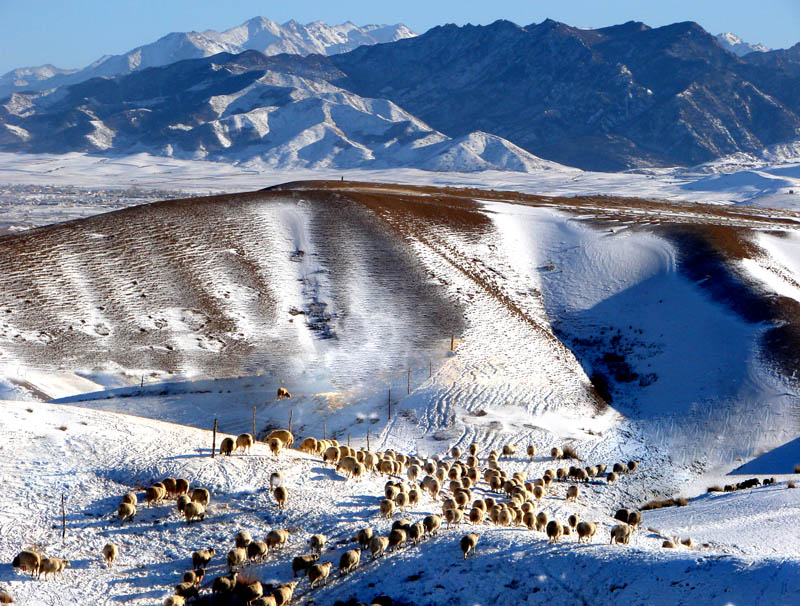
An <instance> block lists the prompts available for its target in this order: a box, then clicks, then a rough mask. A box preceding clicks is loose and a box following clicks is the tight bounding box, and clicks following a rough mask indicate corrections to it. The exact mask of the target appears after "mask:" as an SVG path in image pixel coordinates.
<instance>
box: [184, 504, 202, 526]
mask: <svg viewBox="0 0 800 606" xmlns="http://www.w3.org/2000/svg"><path fill="white" fill-rule="evenodd" d="M183 517H184V518H186V523H187V524H191V523H192V522H193V521H195V520H199V521H201V522H202V521H203V520H205V519H206V508H205V507H203V505H201V504H200V503H194V502H192V503H187V504H186V506H185V507H184V508H183Z"/></svg>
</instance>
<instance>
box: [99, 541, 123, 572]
mask: <svg viewBox="0 0 800 606" xmlns="http://www.w3.org/2000/svg"><path fill="white" fill-rule="evenodd" d="M100 553H102V554H103V559H104V560H105V561H106V566H108V567H109V568H111V565H112V564H113V563H114V560H116V559H117V556H118V555H119V549H117V546H116V545H114V543H106V544H105V545H104V546H103V549H102V551H101V552H100Z"/></svg>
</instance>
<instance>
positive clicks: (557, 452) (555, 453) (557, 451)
mask: <svg viewBox="0 0 800 606" xmlns="http://www.w3.org/2000/svg"><path fill="white" fill-rule="evenodd" d="M550 456H551V457H552V458H554V459H561V458H563V457H564V451H563V450H561V447H559V446H553V448H551V449H550Z"/></svg>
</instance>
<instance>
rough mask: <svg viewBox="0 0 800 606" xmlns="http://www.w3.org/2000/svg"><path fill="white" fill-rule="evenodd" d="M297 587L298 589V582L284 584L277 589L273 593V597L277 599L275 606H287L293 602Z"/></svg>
mask: <svg viewBox="0 0 800 606" xmlns="http://www.w3.org/2000/svg"><path fill="white" fill-rule="evenodd" d="M295 587H297V581H292V582H290V583H284V584H283V585H280V586H279V587H278V588H277V589H275V590H274V591H273V592H272V596H273V597H274V598H275V606H285V605H286V604H288V603H289V602H291V601H292V595H294V588H295Z"/></svg>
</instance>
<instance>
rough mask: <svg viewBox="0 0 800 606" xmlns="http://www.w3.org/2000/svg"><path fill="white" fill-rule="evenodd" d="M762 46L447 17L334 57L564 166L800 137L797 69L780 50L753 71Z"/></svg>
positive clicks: (428, 111)
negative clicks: (791, 71) (738, 47)
mask: <svg viewBox="0 0 800 606" xmlns="http://www.w3.org/2000/svg"><path fill="white" fill-rule="evenodd" d="M754 54H755V55H768V56H770V57H772V53H754ZM752 56H753V54H751V55H748V57H747V58H746V59H742V58H739V57H737V56H736V55H734V54H732V53H730V52H728V51H726V50H725V49H723V48H722V47H721V46H720V44H719V43H718V41H717V40H716V38H715V37H714V36H712V35H710V34H709V33H707V32H706V31H705V30H703V29H702V28H701V27H700V26H699V25H697V24H696V23H676V24H673V25H669V26H665V27H660V28H655V29H653V28H650V27H648V26H646V25H644V24H643V23H636V22H629V23H625V24H623V25H619V26H613V27H608V28H603V29H597V30H582V29H577V28H572V27H569V26H567V25H564V24H562V23H557V22H555V21H550V20H547V21H544V22H542V23H539V24H534V25H530V26H527V27H520V26H518V25H515V24H513V23H510V22H507V21H498V22H496V23H493V24H491V25H489V26H485V27H475V26H465V27H456V26H454V25H447V26H443V27H437V28H434V29H432V30H430V31H428V32H427V33H425V34H423V35H421V36H419V37H417V38H413V39H409V40H402V41H399V42H396V43H394V44H391V45H381V46H377V47H372V48H368V47H362V48H359V49H356V50H355V51H353V52H351V53H347V54H344V55H338V56H336V57H332V58H331V61H332V62H333V63H334V64H335V65H336V66H337V67H338V68H339V69H341V70H342V71H343V72H345V73H346V74H347V77H348V78H347V81H345V82H342V83H340V84H341V85H342V86H347V87H348V88H350V89H351V90H354V91H355V92H358V93H359V94H365V95H370V96H382V97H386V98H389V99H391V100H392V101H394V102H395V103H397V104H398V105H400V106H401V107H403V108H405V109H406V110H407V111H409V112H411V113H413V114H414V115H416V116H418V117H420V118H421V119H423V120H425V121H426V122H428V123H429V124H431V125H432V126H433V127H434V128H437V129H439V130H441V131H442V132H444V133H447V134H450V135H457V134H458V133H460V132H461V131H462V130H463V129H466V128H468V125H469V127H471V128H479V129H481V130H484V131H486V132H491V133H494V134H497V135H499V136H501V137H504V138H506V139H508V140H509V141H512V142H513V143H515V144H517V145H519V146H520V147H522V148H524V149H527V150H528V151H530V152H532V153H534V154H536V155H538V156H541V157H543V158H547V159H550V160H554V161H557V162H561V163H563V164H569V165H572V166H578V167H581V168H586V169H595V170H620V169H626V168H631V167H637V166H646V165H656V166H657V165H691V164H696V163H699V162H704V161H707V160H710V159H712V158H715V157H719V156H721V155H725V154H728V153H733V152H736V151H750V150H755V149H760V148H762V147H764V146H766V145H769V144H772V143H776V142H779V141H786V140H789V139H792V138H794V137H795V136H796V135H797V134H798V132H800V117H798V115H797V113H796V112H795V110H794V109H793V106H794V105H795V104H796V103H797V99H798V96H797V95H796V94H795V92H794V91H795V90H796V79H793V78H791V77H790V76H789V75H788V74H787V71H788V70H787V69H784V70H781V69H780V68H779V66H778V65H777V59H772V58H768V59H764V60H763V61H762V63H761V64H760V65H759V68H758V69H757V70H754V69H752V67H753V65H754V62H753V61H754V60H750V59H749V58H750V57H752ZM386 66H391V69H386ZM765 87H768V89H769V90H765Z"/></svg>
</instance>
